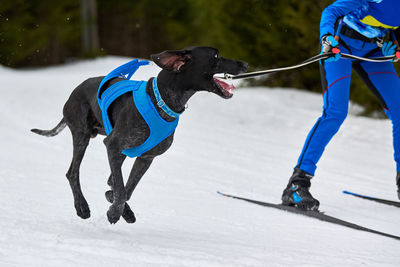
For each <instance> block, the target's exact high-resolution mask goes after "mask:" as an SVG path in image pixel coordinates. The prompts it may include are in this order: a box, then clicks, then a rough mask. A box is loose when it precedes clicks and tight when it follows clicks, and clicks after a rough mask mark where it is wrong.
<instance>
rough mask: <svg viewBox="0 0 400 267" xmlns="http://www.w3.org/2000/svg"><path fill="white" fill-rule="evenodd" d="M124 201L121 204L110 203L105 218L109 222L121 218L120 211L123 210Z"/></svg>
mask: <svg viewBox="0 0 400 267" xmlns="http://www.w3.org/2000/svg"><path fill="white" fill-rule="evenodd" d="M124 204H125V203H123V204H122V205H114V204H113V205H111V206H110V208H109V209H108V211H107V218H108V221H109V222H110V223H111V224H114V223H116V222H118V221H119V218H121V215H122V213H123V212H124V208H125V205H124Z"/></svg>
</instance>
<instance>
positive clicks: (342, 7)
mask: <svg viewBox="0 0 400 267" xmlns="http://www.w3.org/2000/svg"><path fill="white" fill-rule="evenodd" d="M340 18H343V22H344V23H345V24H347V26H349V27H350V28H353V29H354V30H356V31H358V32H359V33H361V34H362V35H364V36H366V37H368V38H382V37H384V36H386V35H387V34H388V32H389V31H391V30H393V31H394V30H396V32H397V33H398V32H400V31H399V26H400V0H337V1H335V2H334V3H333V4H332V5H330V6H328V7H327V8H326V9H325V10H324V12H323V13H322V16H321V24H320V37H322V36H324V35H327V34H331V35H335V34H336V32H335V23H336V22H337V21H338V19H340Z"/></svg>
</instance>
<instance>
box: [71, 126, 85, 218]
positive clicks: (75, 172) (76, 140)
mask: <svg viewBox="0 0 400 267" xmlns="http://www.w3.org/2000/svg"><path fill="white" fill-rule="evenodd" d="M71 132H72V131H71ZM89 140H90V134H84V133H80V132H79V133H78V132H72V141H73V156H72V162H71V166H70V167H69V170H68V172H67V174H66V176H67V179H68V181H69V184H70V186H71V190H72V194H73V197H74V205H75V209H76V213H77V214H78V216H79V217H81V218H82V219H87V218H89V217H90V209H89V205H88V203H87V201H86V199H85V197H84V196H83V194H82V189H81V184H80V181H79V168H80V165H81V162H82V159H83V156H84V154H85V151H86V147H87V146H88V144H89Z"/></svg>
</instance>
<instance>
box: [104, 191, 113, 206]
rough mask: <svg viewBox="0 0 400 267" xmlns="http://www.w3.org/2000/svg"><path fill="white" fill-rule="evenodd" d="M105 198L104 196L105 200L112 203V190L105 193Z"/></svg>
mask: <svg viewBox="0 0 400 267" xmlns="http://www.w3.org/2000/svg"><path fill="white" fill-rule="evenodd" d="M105 196H106V199H107V201H108V202H110V203H113V201H114V194H113V191H112V190H108V191H107V192H106V193H105Z"/></svg>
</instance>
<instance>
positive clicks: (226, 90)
mask: <svg viewBox="0 0 400 267" xmlns="http://www.w3.org/2000/svg"><path fill="white" fill-rule="evenodd" d="M214 82H215V84H216V85H217V87H218V88H219V89H220V91H221V93H222V95H223V97H224V98H231V97H232V96H233V94H232V91H233V90H235V89H236V88H235V86H234V85H233V84H228V83H226V82H224V81H222V80H220V79H218V78H215V77H214Z"/></svg>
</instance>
